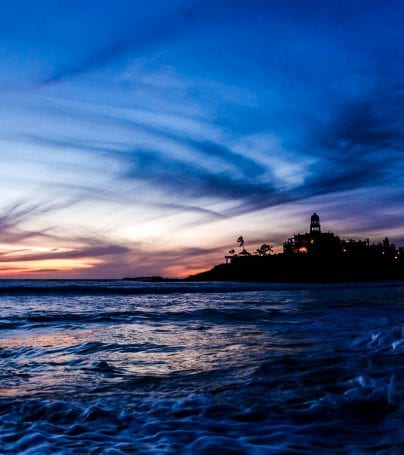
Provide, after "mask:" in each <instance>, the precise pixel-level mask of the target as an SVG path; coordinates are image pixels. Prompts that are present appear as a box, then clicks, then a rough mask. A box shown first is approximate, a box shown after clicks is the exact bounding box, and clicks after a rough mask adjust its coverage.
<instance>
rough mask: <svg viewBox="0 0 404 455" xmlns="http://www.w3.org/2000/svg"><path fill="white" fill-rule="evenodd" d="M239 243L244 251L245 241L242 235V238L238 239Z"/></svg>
mask: <svg viewBox="0 0 404 455" xmlns="http://www.w3.org/2000/svg"><path fill="white" fill-rule="evenodd" d="M237 243H238V244H239V246H240V248H243V249H244V239H243V236H242V235H240V237H239V238H238V239H237Z"/></svg>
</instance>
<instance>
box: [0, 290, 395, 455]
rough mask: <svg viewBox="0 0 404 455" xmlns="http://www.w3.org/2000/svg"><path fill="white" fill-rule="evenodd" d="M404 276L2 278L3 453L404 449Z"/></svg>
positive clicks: (0, 370) (0, 373) (0, 438)
mask: <svg viewBox="0 0 404 455" xmlns="http://www.w3.org/2000/svg"><path fill="white" fill-rule="evenodd" d="M403 336H404V285H403V284H397V283H385V284H367V285H366V284H365V285H363V284H332V285H314V284H302V285H291V284H281V285H277V284H254V283H244V284H240V283H181V282H175V283H141V282H126V281H2V282H0V453H24V454H48V453H49V454H54V453H58V454H59V453H60V454H86V453H94V454H99V453H105V454H111V455H112V454H128V453H140V454H142V453H145V454H182V453H184V454H193V453H195V454H305V453H307V454H328V453H329V454H334V453H338V454H345V453H349V454H356V453H380V454H399V453H404V400H403V395H404V390H403V387H404V380H403V379H404V356H403V354H404V341H403Z"/></svg>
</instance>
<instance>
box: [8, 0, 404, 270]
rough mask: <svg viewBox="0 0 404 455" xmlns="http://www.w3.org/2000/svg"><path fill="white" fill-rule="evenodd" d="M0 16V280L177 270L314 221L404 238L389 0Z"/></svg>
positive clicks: (98, 4) (397, 72)
mask: <svg viewBox="0 0 404 455" xmlns="http://www.w3.org/2000/svg"><path fill="white" fill-rule="evenodd" d="M0 8H1V14H0V59H1V69H2V70H1V72H0V95H1V96H0V156H1V160H2V166H1V168H0V189H1V195H2V197H1V198H0V233H1V240H0V258H1V261H2V262H1V267H0V275H1V276H4V277H14V276H20V277H22V276H24V277H25V276H26V277H38V278H41V277H121V276H123V275H142V274H144V275H149V274H164V275H169V276H183V275H187V274H188V273H193V272H195V271H198V270H201V269H204V268H206V267H207V266H209V265H211V264H214V263H217V262H220V261H221V260H222V258H223V255H224V253H225V252H226V251H227V250H228V249H229V248H232V247H234V244H235V239H237V237H238V236H239V235H243V236H244V237H245V239H246V246H247V248H254V247H255V246H256V245H257V246H258V245H259V244H260V243H263V242H270V243H271V244H274V245H278V246H279V245H281V243H282V241H283V240H284V239H285V238H287V237H288V236H289V235H290V234H292V233H293V232H297V231H304V230H305V229H306V226H307V223H308V219H309V217H310V215H311V213H312V212H313V211H316V212H318V213H319V214H320V216H321V218H322V224H323V228H324V229H326V230H327V229H329V230H333V231H335V232H337V233H339V234H340V235H342V236H346V237H355V238H356V237H370V238H371V240H374V241H378V240H380V239H381V237H383V236H385V235H389V236H390V237H391V238H392V239H393V240H394V241H396V242H397V243H399V244H402V243H404V235H403V227H404V216H403V208H404V198H403V193H404V191H403V189H404V186H403V184H404V165H403V158H402V154H403V135H404V133H403V131H404V128H403V126H404V125H403V123H404V121H403V107H404V84H403V80H404V77H403V75H404V58H403V57H404V56H403V48H404V46H403V44H404V39H403V38H404V37H403V33H404V31H403V27H402V22H403V16H404V14H403V13H404V5H403V3H402V2H401V1H394V0H392V1H389V2H388V3H386V2H381V1H356V2H350V1H305V2H301V1H285V2H275V1H273V2H272V1H254V0H250V1H248V2H247V1H239V0H234V1H232V2H229V1H220V0H217V1H209V0H205V1H178V0H177V1H174V0H172V1H168V0H167V1H161V2H150V1H149V2H146V1H114V2H112V1H101V0H99V1H86V2H82V1H62V0H60V1H41V0H38V1H36V2H29V1H18V0H17V1H13V2H5V1H0Z"/></svg>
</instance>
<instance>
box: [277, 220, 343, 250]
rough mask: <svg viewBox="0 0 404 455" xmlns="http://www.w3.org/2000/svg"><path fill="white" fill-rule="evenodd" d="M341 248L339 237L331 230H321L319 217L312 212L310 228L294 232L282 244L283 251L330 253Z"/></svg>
mask: <svg viewBox="0 0 404 455" xmlns="http://www.w3.org/2000/svg"><path fill="white" fill-rule="evenodd" d="M340 250H341V239H340V238H339V237H338V236H337V235H335V234H333V233H332V232H321V224H320V217H319V216H318V215H317V213H313V215H312V216H311V219H310V230H309V232H306V233H305V234H295V235H294V236H293V237H291V238H289V239H288V240H287V241H286V242H284V244H283V253H284V254H286V255H290V254H310V255H313V254H315V255H330V254H331V255H332V254H335V253H337V252H339V251H340Z"/></svg>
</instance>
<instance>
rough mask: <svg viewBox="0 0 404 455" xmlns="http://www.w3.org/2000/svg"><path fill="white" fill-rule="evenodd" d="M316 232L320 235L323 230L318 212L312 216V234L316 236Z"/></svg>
mask: <svg viewBox="0 0 404 455" xmlns="http://www.w3.org/2000/svg"><path fill="white" fill-rule="evenodd" d="M315 232H318V233H320V232H321V228H320V217H319V216H318V215H317V213H316V212H314V213H313V215H311V219H310V234H314V233H315Z"/></svg>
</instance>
